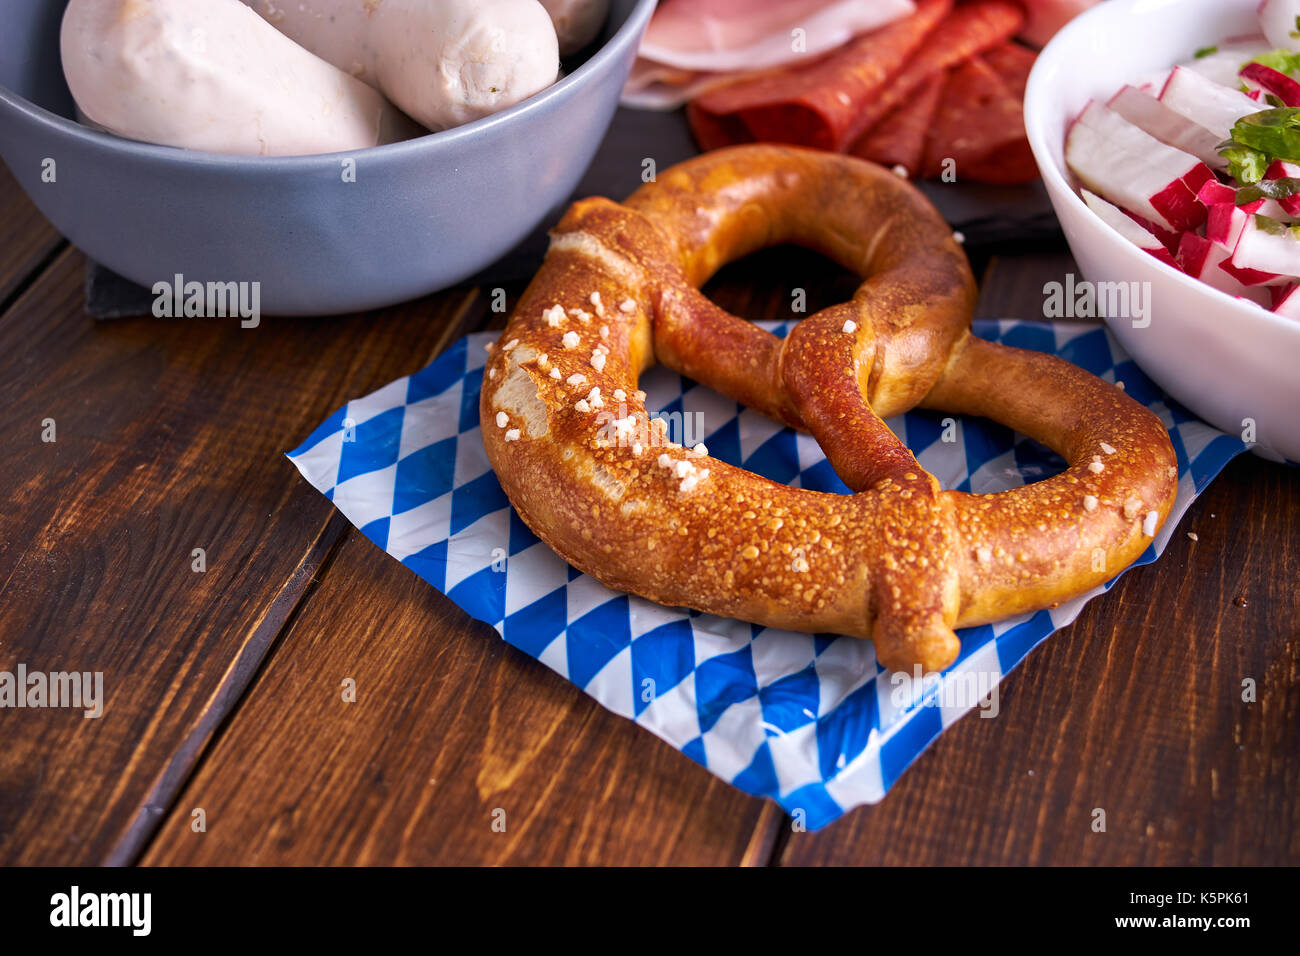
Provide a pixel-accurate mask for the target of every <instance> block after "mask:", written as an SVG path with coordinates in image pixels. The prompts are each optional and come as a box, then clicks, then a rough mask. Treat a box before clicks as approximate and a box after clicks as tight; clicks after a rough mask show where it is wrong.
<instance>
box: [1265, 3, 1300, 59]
mask: <svg viewBox="0 0 1300 956" xmlns="http://www.w3.org/2000/svg"><path fill="white" fill-rule="evenodd" d="M1296 17H1300V0H1264V2H1263V3H1261V4H1260V5H1259V28H1260V29H1261V30H1263V31H1264V36H1266V37H1267V38H1268V42H1269V44H1270V45H1271V46H1272V47H1273V49H1275V50H1276V49H1286V50H1300V37H1296V35H1295V34H1296V31H1297V25H1296Z"/></svg>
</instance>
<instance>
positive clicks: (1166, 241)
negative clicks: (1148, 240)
mask: <svg viewBox="0 0 1300 956" xmlns="http://www.w3.org/2000/svg"><path fill="white" fill-rule="evenodd" d="M1103 202H1104V200H1103ZM1116 208H1117V209H1118V208H1119V207H1118V206H1117V207H1116ZM1120 212H1122V213H1123V214H1124V215H1126V216H1128V217H1129V218H1130V219H1132V220H1133V221H1134V222H1135V223H1137V224H1138V225H1139V226H1141V227H1142V228H1143V229H1145V230H1146V231H1147V232H1149V233H1151V235H1153V236H1155V237H1156V238H1157V239H1159V240H1160V242H1161V243H1162V244H1163V245H1164V247H1165V248H1166V249H1168V250H1169V254H1170V255H1173V254H1175V253H1177V252H1178V240H1180V239H1181V238H1182V236H1183V234H1182V233H1181V232H1174V231H1173V230H1172V229H1162V228H1161V227H1160V226H1157V225H1156V224H1155V223H1154V222H1152V221H1151V220H1150V219H1143V218H1142V217H1141V216H1139V215H1138V214H1137V213H1132V212H1129V211H1128V210H1127V209H1120Z"/></svg>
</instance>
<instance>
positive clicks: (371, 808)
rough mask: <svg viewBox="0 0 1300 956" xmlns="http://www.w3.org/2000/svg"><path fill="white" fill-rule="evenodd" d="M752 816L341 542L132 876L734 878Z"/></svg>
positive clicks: (378, 555) (420, 587) (402, 577)
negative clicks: (437, 873)
mask: <svg viewBox="0 0 1300 956" xmlns="http://www.w3.org/2000/svg"><path fill="white" fill-rule="evenodd" d="M305 493H310V494H315V492H314V491H311V490H310V489H305ZM349 677H350V678H352V679H353V680H355V682H356V688H357V693H356V702H355V703H347V702H344V700H343V691H342V686H343V681H344V679H345V678H349ZM198 807H201V808H202V809H203V810H204V811H205V813H206V816H207V830H206V832H195V831H194V830H193V829H192V827H191V822H192V819H193V817H192V812H193V810H194V808H198ZM762 810H763V804H762V802H761V801H759V800H756V799H753V798H751V797H747V796H745V795H744V794H742V793H740V792H739V791H737V790H735V789H733V788H731V787H729V786H728V785H726V784H725V783H722V782H721V781H720V780H718V779H717V778H716V777H714V776H712V775H711V774H709V773H708V772H707V771H706V770H704V769H703V768H702V767H700V766H698V765H696V764H694V763H692V762H691V761H690V760H688V759H686V758H685V757H683V756H681V754H679V753H678V752H677V751H675V750H673V749H672V748H671V747H669V746H668V745H667V744H665V743H663V742H661V741H659V740H658V739H657V738H655V737H653V736H652V735H651V734H650V733H649V732H647V731H645V730H642V729H640V728H639V727H636V726H635V725H633V724H632V723H631V722H630V721H627V720H624V719H622V718H620V717H616V716H615V715H613V714H611V713H610V712H608V711H606V710H605V709H603V708H602V707H601V706H600V705H598V704H597V703H596V702H595V701H594V700H592V699H591V698H590V697H587V696H586V695H585V694H583V693H582V692H581V691H580V690H578V689H577V688H576V687H574V686H573V685H572V684H570V683H568V682H567V681H565V680H563V679H562V678H560V677H559V676H558V675H556V674H554V673H553V672H551V671H550V670H548V669H547V668H546V667H544V666H543V665H542V664H539V663H538V662H536V661H534V660H533V659H531V658H529V657H528V656H527V655H525V654H523V653H522V652H520V651H517V650H515V649H514V648H512V647H510V646H509V645H508V644H506V643H505V642H504V641H502V640H501V639H500V638H499V637H498V636H497V634H496V632H495V631H493V630H492V629H491V628H489V627H488V626H486V625H484V624H479V623H476V622H474V621H472V620H470V619H469V618H468V617H467V616H466V615H465V614H464V613H463V612H462V611H461V610H460V609H459V608H457V607H456V606H455V605H453V604H452V603H451V602H450V601H448V600H447V599H446V598H444V597H443V596H442V595H441V594H439V593H437V592H436V591H434V590H433V588H431V587H429V586H428V585H427V584H425V583H424V582H423V581H421V580H420V579H419V578H417V577H416V576H415V574H414V573H412V572H411V571H409V570H407V569H406V568H404V567H402V566H400V565H398V564H397V563H396V562H395V561H393V560H392V559H391V558H388V557H387V556H386V555H384V554H383V553H382V552H381V551H380V550H379V549H378V548H377V547H376V546H375V545H373V544H371V543H370V542H369V541H368V540H366V539H365V538H364V537H362V536H361V535H360V534H359V533H352V534H350V535H349V537H348V540H347V542H346V543H345V544H344V546H343V547H342V548H341V549H340V551H339V554H338V556H337V558H336V559H335V560H334V561H333V562H332V564H331V565H330V567H329V569H328V571H327V573H325V574H324V575H322V580H321V583H320V586H319V588H318V589H317V590H316V591H315V593H314V594H313V595H312V596H311V599H310V600H309V601H307V602H306V604H305V607H304V608H303V611H302V613H301V614H300V615H299V616H298V618H297V619H296V620H295V622H294V623H293V626H292V627H291V628H290V629H289V631H288V633H287V634H286V635H285V638H284V640H283V643H282V644H281V645H280V647H279V648H278V649H277V652H276V654H275V656H274V657H273V658H272V660H271V661H270V662H269V664H268V665H267V667H266V670H265V673H264V674H263V675H262V676H261V678H259V680H258V682H257V684H256V685H255V686H254V688H253V689H252V691H251V692H250V694H249V695H248V698H247V701H246V702H245V704H244V706H242V707H241V708H240V710H239V712H238V714H237V715H236V716H235V717H234V718H233V719H232V720H231V721H230V724H229V726H228V728H227V730H226V732H225V733H224V734H223V735H222V736H221V739H220V740H219V741H218V742H217V745H216V746H215V747H214V748H213V751H212V753H211V756H210V757H208V758H207V759H206V760H205V761H204V762H203V765H202V766H201V767H200V768H199V771H198V772H197V773H196V774H195V776H194V779H193V781H192V782H191V784H190V786H188V787H187V788H186V789H185V791H184V792H183V793H182V794H181V796H180V798H179V799H178V801H177V802H176V805H175V807H174V808H173V810H172V812H171V814H170V815H169V816H168V818H167V820H166V822H165V823H164V825H163V826H162V828H161V829H160V830H159V832H158V836H157V839H156V840H155V842H154V843H153V845H152V846H151V847H150V849H149V852H148V854H147V855H146V856H145V858H144V863H145V864H147V865H153V864H232V863H237V862H238V863H255V864H276V865H280V864H314V863H323V864H418V865H430V864H453V863H454V864H467V863H474V864H481V863H491V864H525V863H527V864H537V863H548V864H575V863H593V862H606V863H613V862H617V863H622V864H632V865H635V864H649V863H711V864H735V863H739V862H741V860H742V858H743V857H744V854H745V850H746V847H747V845H748V842H749V840H750V837H751V834H752V833H753V832H754V830H755V826H756V822H757V821H758V819H759V817H760V814H761V813H762ZM497 811H500V813H498V812H497ZM502 813H503V814H504V816H502V815H501V814H502ZM500 819H503V820H504V825H505V829H504V832H502V831H500V830H494V829H493V823H494V821H496V820H500Z"/></svg>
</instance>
